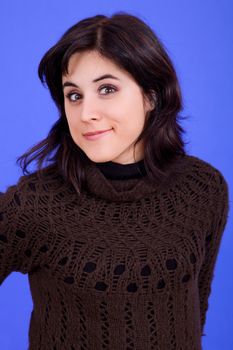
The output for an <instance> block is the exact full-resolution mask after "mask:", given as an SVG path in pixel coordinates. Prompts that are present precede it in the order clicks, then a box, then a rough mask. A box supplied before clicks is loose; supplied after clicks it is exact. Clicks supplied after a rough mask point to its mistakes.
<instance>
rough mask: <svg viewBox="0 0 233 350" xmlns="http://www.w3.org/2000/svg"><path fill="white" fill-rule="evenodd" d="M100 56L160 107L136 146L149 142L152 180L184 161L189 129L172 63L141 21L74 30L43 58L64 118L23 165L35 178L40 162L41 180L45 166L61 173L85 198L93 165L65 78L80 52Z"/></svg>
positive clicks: (114, 19)
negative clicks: (74, 128) (69, 105)
mask: <svg viewBox="0 0 233 350" xmlns="http://www.w3.org/2000/svg"><path fill="white" fill-rule="evenodd" d="M90 50H95V51H97V52H99V53H100V54H101V55H102V56H104V57H106V58H108V59H110V60H111V61H113V62H114V63H115V64H116V65H118V66H119V67H121V68H123V69H124V70H126V71H127V72H129V73H130V74H131V76H132V77H133V78H134V79H135V81H136V82H137V84H138V85H139V86H140V87H141V88H142V91H143V93H144V94H145V95H147V96H148V97H149V98H150V99H153V100H154V102H155V106H156V107H155V108H154V109H153V110H152V111H150V112H149V116H148V118H146V121H145V125H144V128H143V131H142V133H141V134H140V135H139V137H138V138H137V140H136V141H135V144H134V145H136V144H137V143H138V142H139V141H140V140H142V139H143V142H144V145H145V148H144V163H145V168H146V171H147V173H148V176H149V179H150V180H152V181H153V180H155V179H156V180H158V179H160V180H161V179H162V178H163V177H165V176H166V175H167V173H168V171H169V168H170V166H171V164H173V162H174V161H175V160H176V159H177V157H178V156H184V155H185V150H184V145H185V142H184V141H183V139H182V133H184V132H185V131H184V129H183V128H182V127H181V125H180V124H179V119H184V117H182V116H181V115H180V114H179V112H180V111H181V110H182V108H183V107H182V96H181V90H180V86H179V82H178V79H177V74H176V72H175V69H174V66H173V64H172V61H171V59H170V58H169V56H168V53H167V52H166V50H165V48H164V45H163V44H162V43H161V41H160V39H159V38H158V37H157V35H156V34H155V33H154V32H153V30H152V29H151V28H150V27H149V26H148V25H147V24H146V23H145V22H144V21H142V20H141V19H140V18H138V17H136V16H133V15H130V14H128V13H125V12H122V11H120V12H116V13H114V14H113V15H112V16H111V17H107V16H105V15H96V16H93V17H89V18H85V19H83V20H81V21H79V22H77V23H76V24H74V25H73V26H71V27H70V28H69V29H68V30H67V31H66V32H65V33H64V34H63V35H62V37H61V38H60V39H59V40H58V41H57V43H56V44H55V45H54V46H52V47H51V48H50V49H49V50H48V51H47V52H46V53H45V54H44V56H43V57H42V59H41V61H40V63H39V67H38V75H39V78H40V81H41V82H42V84H43V85H45V86H46V85H47V87H48V89H49V92H50V94H51V97H52V99H53V101H54V102H55V104H56V106H57V108H58V112H59V118H58V120H57V121H56V122H55V123H54V125H53V126H52V128H51V129H50V131H49V133H48V136H47V137H46V138H45V139H43V140H42V141H40V142H39V143H38V144H36V145H35V146H33V147H32V148H31V149H29V150H28V151H27V152H25V153H24V154H23V155H22V156H20V157H19V158H17V163H18V164H19V165H20V167H21V168H22V170H23V173H24V174H29V173H30V172H29V171H28V169H27V168H28V166H29V164H30V163H31V162H32V161H34V160H36V162H37V163H36V164H37V168H36V170H38V173H39V175H42V172H43V170H44V169H43V164H45V163H47V164H50V165H49V166H48V167H47V169H48V168H52V169H54V167H56V169H57V170H58V171H59V173H60V174H61V175H62V177H63V178H64V179H65V181H67V182H68V183H71V184H72V185H73V186H74V188H75V189H76V191H77V192H78V193H79V194H80V192H81V188H82V184H83V183H85V167H86V165H87V164H88V163H89V162H91V160H90V159H89V158H88V157H87V156H86V154H85V153H84V152H83V151H82V149H80V148H79V147H78V146H77V145H76V144H75V142H74V141H73V139H72V137H71V134H70V131H69V127H68V123H67V119H66V115H65V109H64V96H63V90H62V76H63V74H66V73H67V72H68V64H69V59H70V57H71V56H72V55H73V54H74V53H77V52H84V51H90Z"/></svg>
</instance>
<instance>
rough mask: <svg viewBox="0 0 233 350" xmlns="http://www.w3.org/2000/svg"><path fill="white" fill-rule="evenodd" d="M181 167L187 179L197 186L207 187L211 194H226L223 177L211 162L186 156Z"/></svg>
mask: <svg viewBox="0 0 233 350" xmlns="http://www.w3.org/2000/svg"><path fill="white" fill-rule="evenodd" d="M183 166H184V171H185V172H186V173H187V176H188V178H190V180H192V181H194V182H196V183H197V184H199V186H203V187H204V188H206V187H209V188H210V189H211V190H212V191H213V192H218V193H222V192H225V193H226V192H228V183H227V181H226V178H225V175H224V174H223V172H222V171H221V170H220V168H218V167H217V166H215V165H213V164H212V163H211V162H209V161H207V160H204V159H202V158H199V157H197V156H194V155H190V154H189V155H188V154H186V155H185V157H184V162H183Z"/></svg>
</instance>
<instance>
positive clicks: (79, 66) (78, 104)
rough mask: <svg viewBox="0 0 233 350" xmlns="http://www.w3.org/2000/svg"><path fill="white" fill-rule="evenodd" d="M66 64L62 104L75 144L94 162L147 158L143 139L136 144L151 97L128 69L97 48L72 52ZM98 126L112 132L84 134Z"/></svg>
mask: <svg viewBox="0 0 233 350" xmlns="http://www.w3.org/2000/svg"><path fill="white" fill-rule="evenodd" d="M68 68H69V69H68V73H67V74H65V75H63V76H62V85H63V91H64V109H65V115H66V119H67V122H68V125H69V131H70V134H71V137H72V139H73V141H74V142H75V144H77V145H78V147H79V148H81V149H82V150H83V152H84V153H85V154H86V155H87V157H88V158H89V159H91V160H92V161H94V162H107V161H114V162H117V163H121V164H128V163H134V162H135V161H138V160H141V159H143V158H144V149H143V143H142V140H141V142H140V143H138V144H137V145H136V147H135V149H134V147H133V146H134V142H135V140H136V139H137V137H138V136H139V135H140V134H141V132H142V130H143V128H144V124H145V118H146V116H147V115H148V112H149V111H150V110H152V109H153V108H154V106H155V104H154V103H153V101H151V102H150V101H149V100H146V99H145V97H144V96H143V91H142V89H141V87H140V86H139V85H138V84H137V82H136V81H135V80H134V79H133V77H132V76H131V75H130V74H129V73H128V72H127V71H124V70H123V69H122V68H120V67H118V66H117V65H116V64H115V63H114V62H112V61H111V60H109V59H108V58H106V57H104V56H101V55H100V54H99V52H98V51H85V52H81V53H75V54H73V55H72V56H71V58H70V59H69V65H68ZM107 75H109V77H108V78H107ZM110 75H111V76H112V77H110ZM104 77H105V78H104ZM101 78H102V79H101ZM96 80H97V81H96ZM100 130H109V132H107V133H104V134H102V135H101V137H100V136H98V138H96V137H95V139H93V138H92V139H91V140H90V139H89V138H88V139H87V138H86V137H85V136H84V134H85V133H87V132H93V131H100ZM134 151H135V152H134Z"/></svg>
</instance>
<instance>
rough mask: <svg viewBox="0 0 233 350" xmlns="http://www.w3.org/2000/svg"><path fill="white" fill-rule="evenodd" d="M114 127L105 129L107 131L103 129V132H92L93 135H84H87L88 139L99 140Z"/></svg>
mask: <svg viewBox="0 0 233 350" xmlns="http://www.w3.org/2000/svg"><path fill="white" fill-rule="evenodd" d="M112 130H113V129H109V130H105V131H102V132H98V133H95V134H92V135H88V134H86V135H83V136H84V137H85V139H87V140H97V139H99V138H101V137H104V136H105V135H107V134H109V133H110V132H111V131H112Z"/></svg>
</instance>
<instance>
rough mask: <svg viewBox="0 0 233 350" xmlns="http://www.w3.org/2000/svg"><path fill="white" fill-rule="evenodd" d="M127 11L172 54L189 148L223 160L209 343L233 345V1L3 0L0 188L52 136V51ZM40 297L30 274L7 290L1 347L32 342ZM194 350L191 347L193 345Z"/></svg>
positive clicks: (210, 346)
mask: <svg viewBox="0 0 233 350" xmlns="http://www.w3.org/2000/svg"><path fill="white" fill-rule="evenodd" d="M119 10H123V11H126V12H129V13H131V14H134V15H136V16H139V17H140V18H141V19H142V20H144V21H146V22H147V23H148V24H149V25H150V26H151V27H152V28H153V29H154V30H155V32H156V33H157V34H158V36H159V37H160V38H161V40H162V41H163V43H164V44H165V47H166V48H167V51H168V53H169V55H170V57H171V59H172V60H173V63H174V65H175V68H176V70H177V73H178V77H179V80H180V84H181V88H182V92H183V98H184V111H183V112H182V114H183V115H188V116H189V118H188V119H187V120H185V121H183V122H182V125H183V127H184V128H185V129H186V135H185V141H188V142H189V144H188V145H187V146H186V151H187V152H188V153H189V154H193V155H196V156H198V157H200V158H202V159H203V160H206V161H208V162H209V163H211V164H213V165H214V166H216V167H217V168H218V169H219V170H220V171H221V172H222V173H223V175H224V176H225V178H226V180H227V182H228V184H229V188H230V214H229V220H228V223H227V226H226V229H225V233H224V236H223V239H222V244H221V249H220V253H219V256H218V259H217V265H216V269H215V276H214V280H213V284H212V293H211V296H210V299H209V310H208V313H207V321H206V325H205V334H206V337H203V350H219V349H221V350H230V349H233V336H232V325H233V307H232V305H233V303H232V299H231V297H232V295H233V277H232V276H233V274H232V259H231V258H232V244H233V238H232V231H233V225H232V208H231V207H232V204H231V203H232V194H231V188H232V184H233V166H232V161H233V143H232V137H233V136H232V131H233V121H232V120H233V118H232V107H231V103H232V101H233V96H232V82H233V64H232V62H233V48H232V34H233V2H232V1H231V0H229V1H227V0H222V1H217V0H205V1H201V0H195V1H187V0H176V1H172V0H170V1H169V0H151V1H148V0H147V1H146V0H145V1H135V0H134V1H131V0H128V1H125V0H124V1H122V0H117V1H113V0H111V1H106V0H105V1H104V0H98V1H90V0H89V1H87V2H81V1H77V0H76V1H75V0H73V1H72V0H61V1H57V0H37V1H36V0H34V1H29V0H24V1H17V0H14V1H13V0H12V1H7V0H5V1H4V0H1V2H0V32H1V35H0V43H1V54H0V67H1V85H0V101H1V112H0V126H1V137H0V148H1V159H0V169H1V171H0V191H3V192H4V191H5V190H6V188H7V187H8V186H9V185H12V184H14V183H16V181H17V179H18V178H19V176H21V175H22V173H21V169H20V168H19V167H17V166H16V163H15V161H16V157H18V156H19V155H21V154H22V153H24V152H25V151H26V150H27V149H28V148H29V147H31V146H32V145H34V144H36V143H37V142H39V141H40V140H41V139H42V138H44V137H45V136H47V133H48V131H49V129H50V127H51V126H52V124H53V123H54V122H55V120H56V119H57V111H56V108H55V106H54V105H53V103H52V101H51V98H50V95H49V92H48V90H46V89H45V88H43V86H42V85H41V83H40V81H39V79H38V77H37V66H38V63H39V61H40V59H41V57H42V55H43V54H44V53H45V51H46V50H47V49H48V48H49V47H50V46H52V45H53V44H54V43H55V42H56V41H57V40H58V39H59V38H60V36H61V35H62V34H63V32H64V31H65V30H66V29H67V28H68V27H70V26H71V25H72V24H74V23H76V22H77V21H79V20H81V19H83V18H85V17H89V16H93V15H96V14H105V15H111V14H112V13H113V12H115V11H119ZM31 310H32V300H31V295H30V289H29V284H28V277H27V275H22V274H20V273H12V274H11V275H10V276H9V277H8V278H7V279H6V280H5V282H4V283H3V285H2V287H1V288H0V349H1V350H16V349H17V350H25V349H26V348H27V346H28V327H29V319H30V314H31ZM187 350H188V349H187Z"/></svg>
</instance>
